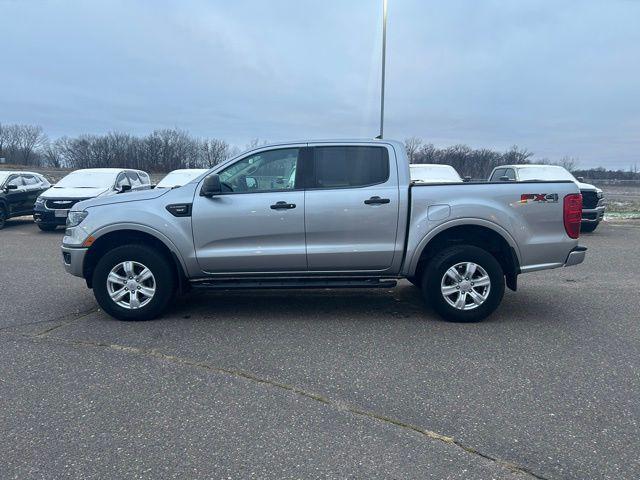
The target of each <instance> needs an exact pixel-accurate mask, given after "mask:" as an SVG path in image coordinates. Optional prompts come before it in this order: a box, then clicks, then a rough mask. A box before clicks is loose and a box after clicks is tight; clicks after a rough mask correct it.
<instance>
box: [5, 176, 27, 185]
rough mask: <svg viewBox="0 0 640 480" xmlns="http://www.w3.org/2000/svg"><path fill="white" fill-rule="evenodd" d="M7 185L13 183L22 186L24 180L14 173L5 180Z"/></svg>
mask: <svg viewBox="0 0 640 480" xmlns="http://www.w3.org/2000/svg"><path fill="white" fill-rule="evenodd" d="M7 185H15V186H16V187H22V186H23V185H24V182H23V181H22V177H21V176H20V175H16V176H15V177H13V178H11V179H10V180H9V181H8V182H7Z"/></svg>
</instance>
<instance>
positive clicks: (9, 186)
mask: <svg viewBox="0 0 640 480" xmlns="http://www.w3.org/2000/svg"><path fill="white" fill-rule="evenodd" d="M4 188H5V190H17V189H18V186H17V185H7V186H6V187H4Z"/></svg>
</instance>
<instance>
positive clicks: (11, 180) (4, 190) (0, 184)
mask: <svg viewBox="0 0 640 480" xmlns="http://www.w3.org/2000/svg"><path fill="white" fill-rule="evenodd" d="M50 186H51V184H50V183H49V182H48V180H47V179H46V178H44V177H43V176H42V175H40V174H39V173H33V172H21V171H15V172H12V171H3V172H0V229H2V228H4V224H5V222H6V221H7V220H8V219H9V218H12V217H20V216H23V215H33V205H34V203H35V201H36V198H38V196H39V195H40V194H41V193H42V192H44V191H46V190H47V189H48V188H49V187H50Z"/></svg>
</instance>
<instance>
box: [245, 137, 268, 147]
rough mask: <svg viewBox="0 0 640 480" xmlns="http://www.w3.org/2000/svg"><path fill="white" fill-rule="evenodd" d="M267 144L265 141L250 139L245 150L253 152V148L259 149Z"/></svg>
mask: <svg viewBox="0 0 640 480" xmlns="http://www.w3.org/2000/svg"><path fill="white" fill-rule="evenodd" d="M268 143H269V142H267V141H266V140H260V139H259V138H257V137H256V138H254V139H252V140H251V141H250V142H249V143H247V145H246V147H245V150H253V149H254V148H258V147H261V146H263V145H268Z"/></svg>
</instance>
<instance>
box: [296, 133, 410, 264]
mask: <svg viewBox="0 0 640 480" xmlns="http://www.w3.org/2000/svg"><path fill="white" fill-rule="evenodd" d="M312 155H313V157H312V159H311V160H312V162H311V170H312V172H311V173H310V174H309V175H308V176H309V180H308V184H307V189H306V191H305V226H306V236H307V262H308V264H309V270H310V271H378V272H379V271H384V270H387V269H389V268H390V267H391V264H392V261H393V257H394V253H395V246H396V234H397V229H398V212H399V190H398V173H397V169H396V160H395V155H393V153H392V155H390V154H389V150H388V149H387V148H386V147H385V146H370V145H367V146H364V145H363V146H355V145H345V146H340V145H334V146H314V147H313V152H312Z"/></svg>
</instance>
